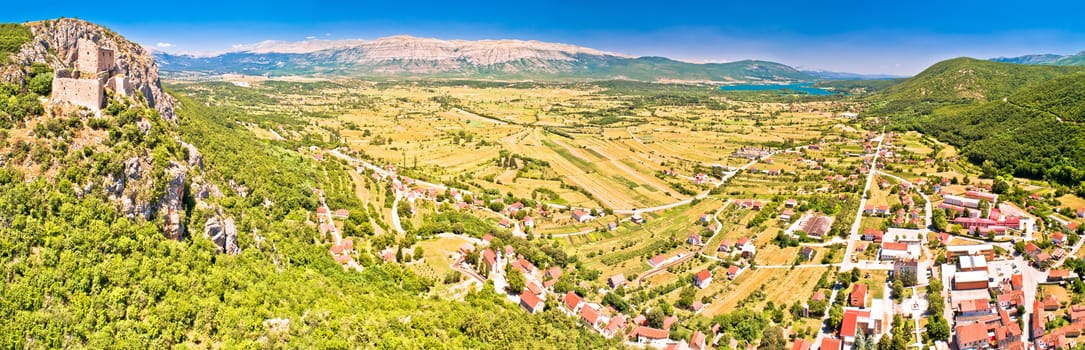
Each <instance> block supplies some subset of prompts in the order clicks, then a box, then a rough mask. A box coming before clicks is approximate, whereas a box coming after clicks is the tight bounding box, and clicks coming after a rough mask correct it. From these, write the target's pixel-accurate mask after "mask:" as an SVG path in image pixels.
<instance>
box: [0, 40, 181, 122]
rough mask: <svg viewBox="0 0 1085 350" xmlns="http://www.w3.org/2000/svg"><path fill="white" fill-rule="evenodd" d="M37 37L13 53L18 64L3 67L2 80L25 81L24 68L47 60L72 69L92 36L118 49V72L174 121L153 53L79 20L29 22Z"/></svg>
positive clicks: (49, 63)
mask: <svg viewBox="0 0 1085 350" xmlns="http://www.w3.org/2000/svg"><path fill="white" fill-rule="evenodd" d="M26 26H27V27H28V28H30V30H31V32H32V33H33V34H34V38H33V39H32V40H31V41H30V42H29V43H27V44H24V45H23V46H22V48H21V49H20V50H19V52H17V53H16V54H14V55H13V56H12V61H13V63H15V64H14V65H9V66H7V67H5V68H4V69H2V70H0V80H3V81H7V82H15V83H17V84H20V85H22V84H25V81H26V78H27V73H26V71H25V70H24V69H22V67H26V66H30V65H31V64H32V63H46V64H48V65H50V66H52V67H53V69H54V70H61V69H70V68H72V67H71V66H70V65H71V64H72V62H73V57H74V56H75V54H76V49H77V43H78V41H79V39H89V40H91V41H94V42H96V43H97V44H98V45H99V46H101V47H103V48H106V49H111V50H113V52H114V57H115V61H116V65H115V67H114V70H115V73H116V74H121V75H124V76H125V78H126V79H127V80H128V82H129V84H130V85H131V87H132V89H133V91H138V92H139V94H141V95H142V96H143V98H144V99H145V103H146V104H147V106H150V107H153V108H155V109H156V110H158V113H159V115H160V116H162V118H165V119H166V120H170V121H173V120H175V119H176V114H175V113H174V103H175V101H174V100H173V98H172V97H171V96H169V95H168V94H166V93H165V92H164V91H163V90H162V84H161V82H160V81H159V79H158V65H157V64H156V63H155V61H154V57H152V56H151V54H150V52H148V51H147V50H145V49H144V48H143V47H142V46H140V45H139V44H136V43H133V42H130V41H128V40H126V39H125V38H123V37H121V36H120V35H119V34H117V33H115V32H113V31H110V30H109V29H106V28H103V27H101V26H99V25H96V24H93V23H89V22H86V21H82V20H77V19H57V20H46V21H40V22H31V23H27V24H26Z"/></svg>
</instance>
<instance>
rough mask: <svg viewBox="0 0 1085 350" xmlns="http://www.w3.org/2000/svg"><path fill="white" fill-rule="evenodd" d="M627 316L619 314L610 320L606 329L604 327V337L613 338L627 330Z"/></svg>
mask: <svg viewBox="0 0 1085 350" xmlns="http://www.w3.org/2000/svg"><path fill="white" fill-rule="evenodd" d="M625 318H626V317H625V315H622V314H618V315H615V316H614V317H611V318H610V321H608V322H607V325H606V327H603V331H602V333H603V336H604V337H607V338H613V337H614V336H615V335H618V334H620V333H621V331H622V330H623V329H625Z"/></svg>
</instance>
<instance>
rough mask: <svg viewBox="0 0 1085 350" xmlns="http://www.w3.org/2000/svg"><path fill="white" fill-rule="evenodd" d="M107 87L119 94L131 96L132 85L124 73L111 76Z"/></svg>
mask: <svg viewBox="0 0 1085 350" xmlns="http://www.w3.org/2000/svg"><path fill="white" fill-rule="evenodd" d="M106 88H108V89H110V90H113V92H114V93H116V94H117V95H119V96H131V95H132V85H131V84H128V79H125V77H124V76H123V75H115V76H113V77H112V78H109V81H107V82H106Z"/></svg>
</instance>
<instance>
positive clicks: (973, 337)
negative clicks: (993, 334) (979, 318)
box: [957, 323, 987, 345]
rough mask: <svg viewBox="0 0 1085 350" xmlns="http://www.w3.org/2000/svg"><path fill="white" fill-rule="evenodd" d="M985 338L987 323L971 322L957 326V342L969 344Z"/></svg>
mask: <svg viewBox="0 0 1085 350" xmlns="http://www.w3.org/2000/svg"><path fill="white" fill-rule="evenodd" d="M984 339H987V325H985V324H983V323H973V324H970V325H967V326H960V327H957V344H958V345H963V344H970V343H974V342H979V341H983V340H984Z"/></svg>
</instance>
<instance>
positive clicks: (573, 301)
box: [564, 292, 584, 311]
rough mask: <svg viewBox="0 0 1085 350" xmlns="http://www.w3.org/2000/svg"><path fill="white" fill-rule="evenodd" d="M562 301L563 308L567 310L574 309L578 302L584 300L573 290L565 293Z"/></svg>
mask: <svg viewBox="0 0 1085 350" xmlns="http://www.w3.org/2000/svg"><path fill="white" fill-rule="evenodd" d="M564 301H565V308H566V309H568V310H569V311H573V310H576V306H577V305H580V303H582V302H584V301H583V299H580V296H579V295H576V293H573V292H568V293H565V299H564Z"/></svg>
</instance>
